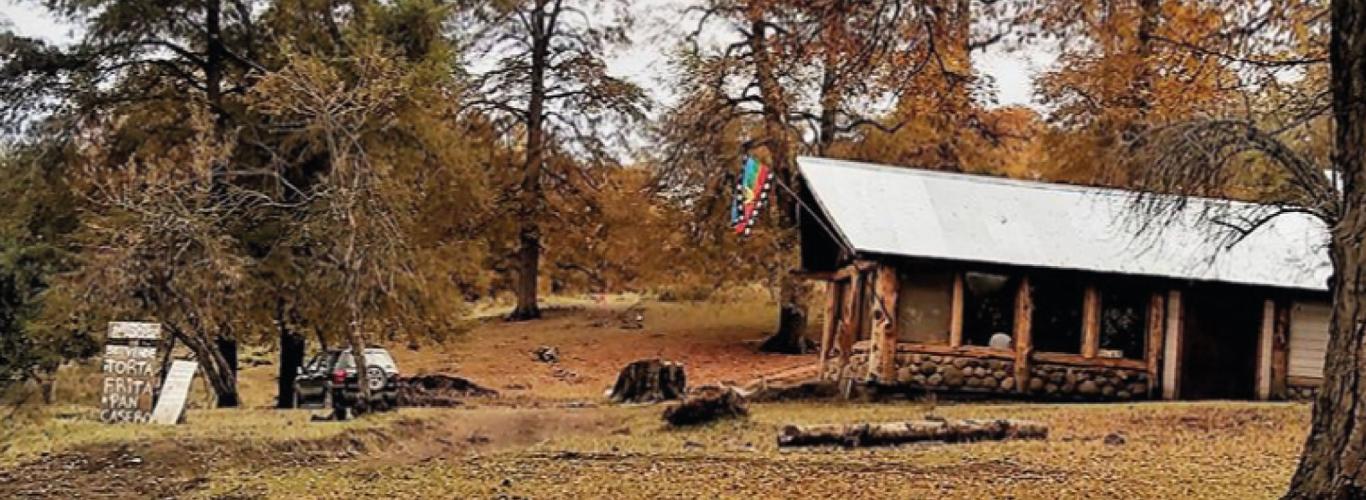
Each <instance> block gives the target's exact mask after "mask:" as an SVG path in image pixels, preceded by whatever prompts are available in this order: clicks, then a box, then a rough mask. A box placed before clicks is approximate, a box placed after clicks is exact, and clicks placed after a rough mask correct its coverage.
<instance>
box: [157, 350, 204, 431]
mask: <svg viewBox="0 0 1366 500" xmlns="http://www.w3.org/2000/svg"><path fill="white" fill-rule="evenodd" d="M198 369H199V363H197V362H195V361H186V360H183V359H177V360H175V361H172V362H171V369H170V371H168V372H166V381H165V382H164V383H162V384H161V397H160V398H157V407H156V410H153V411H152V422H154V423H157V424H161V425H175V424H177V423H179V422H180V416H181V415H183V414H184V412H185V398H186V397H187V396H189V394H190V382H192V381H194V372H195V371H196V370H198Z"/></svg>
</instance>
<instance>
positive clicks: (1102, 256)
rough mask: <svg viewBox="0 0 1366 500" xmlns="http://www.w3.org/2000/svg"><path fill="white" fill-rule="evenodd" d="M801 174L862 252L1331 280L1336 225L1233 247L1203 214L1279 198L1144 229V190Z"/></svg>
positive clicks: (1230, 279)
mask: <svg viewBox="0 0 1366 500" xmlns="http://www.w3.org/2000/svg"><path fill="white" fill-rule="evenodd" d="M797 164H798V167H799V168H800V170H801V173H802V176H803V178H804V179H805V181H806V183H807V185H808V186H809V188H810V190H811V192H812V194H813V195H814V196H815V199H816V202H817V204H818V205H819V206H820V210H822V211H823V212H824V213H825V214H826V218H827V219H828V220H829V221H830V222H831V223H832V225H833V226H834V228H833V230H834V231H835V232H837V233H838V234H839V237H840V238H841V239H842V240H844V243H846V244H847V245H849V246H850V247H851V248H852V249H854V250H856V251H857V252H860V253H875V254H887V255H902V256H909V257H922V258H935V259H948V260H957V261H968V262H985V263H996V264H1008V265H1017V266H1030V267H1045V268H1057V269H1072V270H1080V271H1093V272H1104V273H1119V274H1130V275H1144V276H1157V277H1165V278H1176V279H1190V280H1200V281H1216V282H1226V283H1238V284H1247V285H1263V286H1273V287H1282V288H1296V289H1305V290H1319V291H1326V290H1327V280H1328V277H1329V275H1330V274H1331V271H1332V270H1331V264H1330V262H1329V260H1328V251H1327V243H1328V231H1327V228H1326V226H1325V225H1324V224H1323V222H1322V221H1320V220H1319V219H1317V218H1315V217H1313V216H1310V215H1307V214H1301V213H1286V214H1283V215H1280V216H1277V217H1275V218H1273V219H1271V221H1270V222H1268V223H1267V224H1265V225H1263V226H1261V227H1259V228H1257V229H1256V230H1255V231H1253V232H1251V233H1249V234H1248V235H1247V236H1246V237H1244V238H1243V239H1242V240H1240V241H1238V242H1237V243H1236V244H1233V245H1232V246H1229V245H1228V243H1227V242H1228V241H1230V240H1229V238H1225V237H1224V236H1228V235H1229V234H1231V233H1228V232H1229V231H1232V229H1229V228H1226V227H1223V226H1220V225H1217V224H1214V223H1211V222H1209V219H1208V217H1202V216H1201V214H1202V213H1205V214H1209V213H1218V214H1220V216H1221V217H1223V216H1239V215H1242V216H1248V215H1250V214H1258V213H1261V214H1265V213H1269V212H1267V211H1268V210H1274V208H1273V207H1269V206H1264V205H1256V204H1250V203H1240V202H1232V201H1228V200H1218V199H1210V198H1193V197H1192V198H1186V199H1185V201H1186V202H1187V203H1186V206H1185V209H1184V210H1183V211H1182V212H1181V213H1180V214H1179V215H1177V216H1176V217H1174V218H1173V219H1172V220H1171V221H1169V222H1168V223H1166V224H1163V225H1161V227H1153V228H1148V229H1143V228H1141V227H1140V226H1141V225H1142V222H1141V219H1140V218H1139V217H1137V216H1135V215H1134V212H1135V205H1134V201H1135V193H1134V192H1132V191H1123V190H1117V189H1101V188H1090V187H1080V186H1070V185H1064V184H1052V183H1045V182H1033V181H1021V180H1012V179H1004V178H997V177H987V176H980V175H970V174H956V173H947V172H935V171H927V170H917V169H911V168H901V167H891V166H885V165H874V164H868V163H857V162H849V161H840V160H831V159H825V158H812V157H802V158H798V160H797Z"/></svg>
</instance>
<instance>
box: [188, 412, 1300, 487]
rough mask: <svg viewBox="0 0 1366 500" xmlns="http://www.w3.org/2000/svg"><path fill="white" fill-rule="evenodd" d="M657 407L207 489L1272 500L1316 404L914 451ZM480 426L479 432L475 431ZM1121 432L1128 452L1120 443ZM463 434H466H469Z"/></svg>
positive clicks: (1087, 426) (227, 480)
mask: <svg viewBox="0 0 1366 500" xmlns="http://www.w3.org/2000/svg"><path fill="white" fill-rule="evenodd" d="M657 410H658V409H657V408H627V409H621V408H605V409H593V410H575V411H572V412H568V414H569V415H574V416H576V418H581V419H584V418H590V417H591V418H592V419H594V420H593V421H594V423H593V424H592V425H587V426H585V427H581V428H561V429H555V430H553V431H548V430H547V429H545V428H544V427H540V426H543V425H545V421H544V420H541V419H539V418H538V417H536V416H535V415H536V414H533V413H524V412H533V410H509V409H488V410H473V411H467V412H453V413H452V415H451V418H452V419H458V420H461V421H465V420H466V419H467V418H475V419H478V417H476V415H479V414H481V413H483V412H492V413H493V414H495V415H501V416H502V417H503V419H508V420H511V421H515V422H517V425H514V426H512V428H515V429H517V430H518V432H523V433H527V434H528V435H534V436H536V438H535V439H534V440H525V439H524V440H520V442H517V443H513V444H510V445H500V442H501V441H502V440H503V439H511V438H508V437H506V433H507V431H508V429H509V427H508V426H507V424H506V421H504V422H503V423H500V424H497V425H496V426H494V427H492V428H480V427H479V426H477V425H476V426H475V430H474V431H473V432H472V434H470V435H473V436H485V437H487V439H489V440H490V443H489V444H488V445H486V446H485V447H482V448H475V449H473V450H467V452H466V453H462V454H456V455H441V456H435V457H433V456H418V457H413V456H404V455H402V454H400V455H398V456H390V457H387V458H386V459H383V460H373V461H372V460H355V461H349V462H346V463H342V464H338V465H337V466H335V467H326V468H292V469H276V470H272V471H268V472H266V473H264V474H263V473H262V472H261V471H249V472H248V471H243V472H242V473H241V474H240V475H235V474H234V475H230V476H229V477H224V478H223V479H222V481H216V482H215V483H214V484H213V485H212V486H211V487H210V488H208V490H207V491H206V494H209V495H217V494H238V495H247V496H267V497H288V496H318V497H331V498H340V497H345V496H347V495H350V494H353V493H359V494H364V495H374V496H379V497H397V496H417V497H430V496H457V497H486V498H487V497H497V496H500V495H508V496H512V497H517V496H520V497H527V498H587V497H615V498H646V497H672V498H678V497H723V498H752V497H791V496H795V495H801V496H810V497H816V498H819V497H842V496H853V497H873V496H876V497H888V498H921V497H928V496H935V497H952V498H990V497H1015V498H1060V497H1104V498H1270V497H1275V496H1277V495H1278V494H1279V492H1281V490H1282V489H1283V488H1284V486H1285V484H1286V482H1287V481H1288V479H1289V474H1290V472H1291V470H1292V469H1293V465H1294V460H1295V457H1296V454H1297V452H1298V447H1299V444H1300V440H1301V438H1302V429H1303V428H1304V426H1305V424H1306V420H1307V412H1306V408H1305V407H1304V406H1302V405H1290V404H1242V403H1214V404H1144V405H1123V406H1121V405H1111V406H1104V405H1095V406H1083V405H1077V406H1032V405H981V404H973V405H952V406H941V407H939V408H936V409H934V410H933V411H934V413H936V414H938V415H942V416H946V417H997V416H1002V417H1019V418H1032V419H1037V420H1042V421H1045V422H1048V423H1049V424H1050V425H1052V427H1053V435H1052V436H1051V437H1050V438H1049V439H1048V440H1045V441H1030V442H1001V443H975V444H960V445H934V444H927V445H914V446H904V447H898V448H886V449H859V450H843V449H833V448H819V449H806V450H797V451H786V450H779V449H778V448H777V447H776V444H775V443H774V437H775V435H776V430H777V428H778V426H779V425H781V424H782V423H786V422H832V421H864V420H895V419H906V418H916V417H920V416H923V415H924V414H925V412H926V411H928V410H929V408H928V407H926V406H924V405H913V404H897V405H867V404H858V405H831V404H778V405H761V406H759V407H757V408H755V411H754V416H753V418H752V419H751V420H749V421H745V422H730V423H722V424H718V425H713V426H710V427H705V428H701V429H693V430H686V431H674V430H668V429H664V428H663V427H662V426H661V425H660V424H659V422H658V420H657V418H658V414H657ZM465 429H466V430H465V431H462V432H468V429H469V427H466V428H465ZM1111 433H1116V434H1121V435H1123V436H1124V438H1125V443H1124V444H1120V445H1112V444H1106V443H1105V442H1104V437H1105V436H1106V435H1109V434H1111ZM455 437H459V436H455Z"/></svg>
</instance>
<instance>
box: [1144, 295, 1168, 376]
mask: <svg viewBox="0 0 1366 500" xmlns="http://www.w3.org/2000/svg"><path fill="white" fill-rule="evenodd" d="M1163 298H1164V297H1163V294H1162V292H1153V297H1152V299H1150V300H1149V302H1148V348H1147V349H1145V350H1144V351H1145V354H1146V355H1147V359H1146V360H1145V361H1147V370H1148V397H1152V396H1153V394H1155V391H1156V390H1157V376H1158V373H1159V371H1160V368H1161V366H1162V364H1161V363H1162V332H1163V331H1164V330H1165V326H1166V325H1165V323H1166V322H1165V321H1164V320H1165V319H1166V316H1167V315H1166V310H1167V304H1166V301H1165V300H1163Z"/></svg>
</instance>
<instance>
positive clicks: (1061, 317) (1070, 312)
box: [1029, 274, 1086, 354]
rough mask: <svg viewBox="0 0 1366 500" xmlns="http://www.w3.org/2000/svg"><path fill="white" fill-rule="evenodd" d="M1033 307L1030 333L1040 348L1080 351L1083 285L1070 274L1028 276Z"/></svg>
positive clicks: (1045, 349)
mask: <svg viewBox="0 0 1366 500" xmlns="http://www.w3.org/2000/svg"><path fill="white" fill-rule="evenodd" d="M1029 284H1030V287H1031V288H1032V290H1030V292H1031V293H1032V294H1033V295H1032V298H1033V300H1034V311H1033V318H1032V319H1031V320H1030V335H1031V337H1032V339H1033V341H1034V349H1035V350H1037V351H1040V352H1058V353H1064V354H1081V342H1082V340H1081V338H1082V324H1083V320H1082V310H1083V308H1084V304H1085V302H1086V285H1084V284H1082V282H1081V281H1080V280H1078V279H1076V278H1074V277H1072V276H1068V275H1057V274H1045V275H1040V276H1033V277H1031V278H1030V280H1029Z"/></svg>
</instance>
